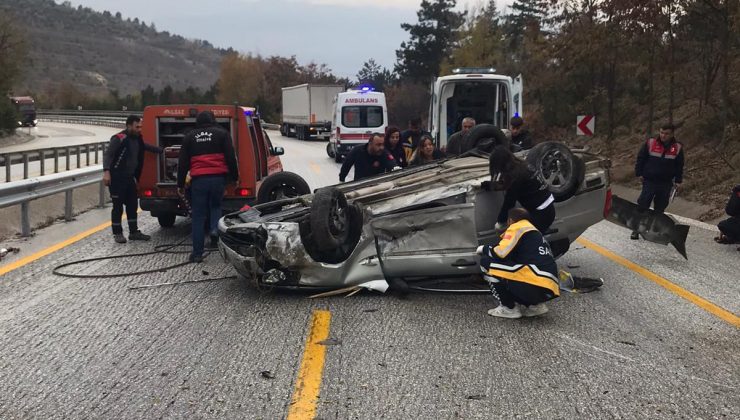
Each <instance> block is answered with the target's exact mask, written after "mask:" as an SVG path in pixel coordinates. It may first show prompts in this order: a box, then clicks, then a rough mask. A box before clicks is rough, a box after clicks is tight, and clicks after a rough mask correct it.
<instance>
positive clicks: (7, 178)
mask: <svg viewBox="0 0 740 420" xmlns="http://www.w3.org/2000/svg"><path fill="white" fill-rule="evenodd" d="M3 161H4V162H5V182H10V167H11V166H12V164H13V159H12V156H11V155H5V156H4V157H3Z"/></svg>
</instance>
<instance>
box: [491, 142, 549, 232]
mask: <svg viewBox="0 0 740 420" xmlns="http://www.w3.org/2000/svg"><path fill="white" fill-rule="evenodd" d="M489 170H490V172H491V182H490V183H486V182H484V183H483V184H482V185H481V187H482V188H484V189H495V190H503V191H506V193H505V195H504V202H503V205H502V207H501V212H500V213H499V215H498V221H497V223H496V228H497V229H502V228H503V227H504V226H505V224H506V220H507V217H508V214H509V210H511V209H512V208H513V207H514V206H515V205H516V203H517V202H519V204H521V206H522V207H524V208H525V209H526V210H527V211H528V212H529V216H528V217H529V221H530V222H531V223H532V224H533V225H534V226H535V227H536V228H537V230H539V231H540V232H543V233H545V232H547V229H548V228H549V227H550V225H551V224H552V222H553V221H554V220H555V197H553V195H552V193H550V191H549V190H548V189H547V185H545V184H544V183H543V182H542V181H541V180H540V179H539V178H538V177H537V176H536V175H535V173H534V172H533V171H532V170H531V169H529V167H528V166H527V164H526V163H525V162H524V161H522V160H521V159H519V158H517V157H516V156H514V154H513V153H512V152H511V150H509V149H508V148H507V147H503V146H498V147H496V148H495V149H494V150H493V153H491V157H490V160H489Z"/></svg>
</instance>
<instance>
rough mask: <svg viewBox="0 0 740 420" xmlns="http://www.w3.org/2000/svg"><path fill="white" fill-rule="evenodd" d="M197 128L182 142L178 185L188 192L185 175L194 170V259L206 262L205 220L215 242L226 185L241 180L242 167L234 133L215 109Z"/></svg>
mask: <svg viewBox="0 0 740 420" xmlns="http://www.w3.org/2000/svg"><path fill="white" fill-rule="evenodd" d="M195 122H196V128H195V129H193V130H191V131H190V132H189V133H188V134H187V135H185V138H184V139H183V141H182V148H181V149H180V156H179V162H178V168H177V187H178V190H179V192H180V194H184V187H185V178H186V177H187V174H188V171H190V178H191V179H192V181H191V184H190V194H191V199H190V204H191V206H192V216H193V227H192V229H193V253H192V254H190V261H191V262H201V261H203V250H204V248H205V244H204V242H205V227H204V226H205V223H206V216H208V215H209V216H210V217H209V223H208V226H209V229H210V236H211V245H212V246H213V245H214V243H215V242H216V240H217V239H218V236H217V235H218V220H219V219H220V218H221V200H222V199H223V196H224V189H225V188H226V184H227V183H230V182H235V181H237V180H238V179H239V169H238V168H237V163H236V154H235V153H234V145H233V143H232V140H231V135H230V134H229V132H228V131H226V130H224V129H223V128H221V127H220V126H219V125H217V124H216V118H215V117H214V115H213V113H212V112H211V111H203V112H201V113H200V114H198V116H197V118H196V121H195Z"/></svg>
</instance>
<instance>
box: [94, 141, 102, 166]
mask: <svg viewBox="0 0 740 420" xmlns="http://www.w3.org/2000/svg"><path fill="white" fill-rule="evenodd" d="M100 149H102V148H101V147H100V144H96V145H95V164H96V165H97V164H98V162H99V160H98V159H99V158H98V157H99V156H100Z"/></svg>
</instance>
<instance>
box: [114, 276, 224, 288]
mask: <svg viewBox="0 0 740 420" xmlns="http://www.w3.org/2000/svg"><path fill="white" fill-rule="evenodd" d="M235 278H236V276H225V277H214V278H212V279H200V280H185V281H172V282H167V283H155V284H142V285H141V286H130V287H129V288H128V290H140V289H153V288H155V287H163V286H177V285H180V284H187V283H204V282H207V281H216V280H233V279H235Z"/></svg>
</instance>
